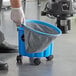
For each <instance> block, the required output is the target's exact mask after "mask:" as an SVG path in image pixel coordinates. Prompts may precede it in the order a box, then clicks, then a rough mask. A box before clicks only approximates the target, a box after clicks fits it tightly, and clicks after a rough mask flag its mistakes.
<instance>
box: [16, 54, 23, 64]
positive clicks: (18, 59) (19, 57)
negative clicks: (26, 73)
mask: <svg viewBox="0 0 76 76" xmlns="http://www.w3.org/2000/svg"><path fill="white" fill-rule="evenodd" d="M16 60H17V63H22V56H21V55H18V56H17V58H16Z"/></svg>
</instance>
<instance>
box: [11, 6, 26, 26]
mask: <svg viewBox="0 0 76 76" xmlns="http://www.w3.org/2000/svg"><path fill="white" fill-rule="evenodd" d="M11 19H12V20H13V21H14V22H15V23H16V25H19V26H20V25H21V24H22V23H24V20H25V16H24V12H23V9H22V8H21V7H20V8H12V10H11Z"/></svg>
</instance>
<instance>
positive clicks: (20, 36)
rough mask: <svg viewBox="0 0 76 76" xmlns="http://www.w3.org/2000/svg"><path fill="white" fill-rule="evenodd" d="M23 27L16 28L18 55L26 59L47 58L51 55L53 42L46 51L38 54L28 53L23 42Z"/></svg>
mask: <svg viewBox="0 0 76 76" xmlns="http://www.w3.org/2000/svg"><path fill="white" fill-rule="evenodd" d="M23 36H24V27H18V44H19V46H18V47H19V54H20V55H22V56H28V57H48V56H50V55H53V49H54V42H52V43H51V44H50V45H49V46H48V47H47V48H46V50H44V51H42V52H38V53H28V52H27V50H26V45H25V41H24V40H23Z"/></svg>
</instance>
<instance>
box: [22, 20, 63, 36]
mask: <svg viewBox="0 0 76 76" xmlns="http://www.w3.org/2000/svg"><path fill="white" fill-rule="evenodd" d="M27 22H30V23H38V24H42V25H45V26H46V25H47V26H48V27H50V28H53V29H54V30H56V31H57V32H58V34H49V33H44V32H41V31H38V30H35V29H32V28H30V27H29V26H27V25H25V24H22V25H23V26H24V27H26V28H28V29H30V30H31V31H33V32H36V33H39V34H42V35H47V36H60V35H61V34H62V31H61V30H60V29H59V28H58V27H56V26H55V25H53V24H50V23H47V22H44V21H41V20H31V19H28V20H26V23H27Z"/></svg>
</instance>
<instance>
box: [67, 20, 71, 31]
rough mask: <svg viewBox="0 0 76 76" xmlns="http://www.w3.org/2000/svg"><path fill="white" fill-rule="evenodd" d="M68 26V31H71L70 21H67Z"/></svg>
mask: <svg viewBox="0 0 76 76" xmlns="http://www.w3.org/2000/svg"><path fill="white" fill-rule="evenodd" d="M67 25H68V30H71V22H70V20H68V21H67Z"/></svg>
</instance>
